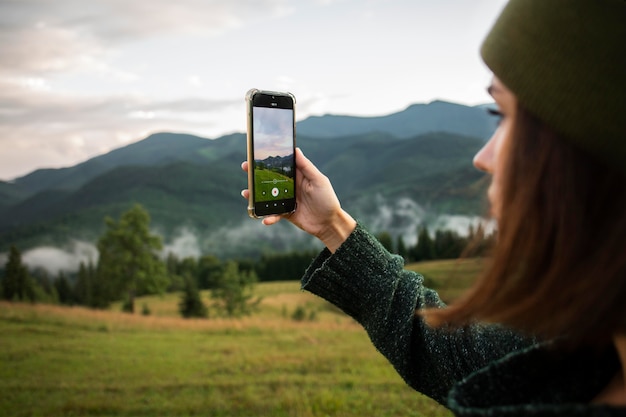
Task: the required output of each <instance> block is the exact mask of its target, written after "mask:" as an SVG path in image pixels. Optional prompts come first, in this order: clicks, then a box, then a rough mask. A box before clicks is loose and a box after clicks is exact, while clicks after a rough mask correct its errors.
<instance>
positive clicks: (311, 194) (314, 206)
mask: <svg viewBox="0 0 626 417" xmlns="http://www.w3.org/2000/svg"><path fill="white" fill-rule="evenodd" d="M241 168H242V169H243V170H244V171H246V172H247V171H248V163H247V162H243V163H242V164H241ZM241 195H242V196H243V197H244V198H246V199H247V198H248V195H249V191H248V190H243V191H242V192H241ZM282 217H284V218H286V219H287V220H289V221H290V222H291V223H293V224H295V225H296V226H298V227H299V228H300V229H302V230H304V231H305V232H307V233H310V234H312V235H313V236H316V237H317V238H318V239H320V240H321V241H322V242H323V243H324V244H325V245H326V247H327V248H328V249H329V250H330V251H331V252H335V250H336V249H337V248H338V247H339V246H341V244H342V243H343V242H344V241H345V240H346V239H347V238H348V236H349V235H350V233H352V231H353V230H354V228H355V227H356V221H355V220H354V219H353V218H352V216H350V215H349V214H348V213H346V212H345V211H344V210H343V209H342V208H341V205H340V203H339V199H338V198H337V195H336V194H335V191H334V190H333V186H332V184H331V183H330V180H329V179H328V178H327V177H326V176H325V175H324V174H322V173H321V172H320V171H319V170H318V169H317V167H316V166H315V165H313V163H312V162H311V161H309V159H307V157H306V156H304V154H303V153H302V151H301V150H300V148H297V149H296V211H294V212H293V213H288V214H284V215H280V216H279V215H275V216H267V217H265V218H264V219H263V224H265V225H268V226H269V225H272V224H274V223H276V222H278V221H279V220H280V219H281V218H282Z"/></svg>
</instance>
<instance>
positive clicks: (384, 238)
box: [376, 232, 393, 252]
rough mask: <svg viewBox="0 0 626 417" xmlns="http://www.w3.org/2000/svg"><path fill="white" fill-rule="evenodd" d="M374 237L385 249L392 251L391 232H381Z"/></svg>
mask: <svg viewBox="0 0 626 417" xmlns="http://www.w3.org/2000/svg"><path fill="white" fill-rule="evenodd" d="M376 238H377V239H378V241H379V242H380V244H381V245H383V247H384V248H385V249H387V251H389V252H393V238H392V237H391V234H389V232H381V233H379V234H378V235H377V236H376Z"/></svg>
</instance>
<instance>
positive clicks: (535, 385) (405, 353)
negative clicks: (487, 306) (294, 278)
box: [302, 225, 626, 416]
mask: <svg viewBox="0 0 626 417" xmlns="http://www.w3.org/2000/svg"><path fill="white" fill-rule="evenodd" d="M302 288H303V289H305V290H307V291H310V292H312V293H314V294H317V295H319V296H321V297H323V298H325V299H326V300H328V301H330V302H331V303H333V304H335V305H336V306H338V307H339V308H341V309H342V310H343V311H345V312H346V313H347V314H349V315H350V316H352V317H353V318H354V319H355V320H357V321H358V322H359V323H361V325H363V327H364V328H365V330H366V331H367V333H368V334H369V336H370V339H371V340H372V343H373V344H374V345H375V346H376V348H377V349H378V350H379V351H380V352H381V353H382V354H383V355H385V356H386V357H387V359H388V360H389V361H390V362H391V364H393V366H394V367H395V369H396V370H397V371H398V373H399V374H400V375H401V376H402V378H403V379H404V380H405V381H406V382H407V383H408V384H409V385H410V386H411V387H413V388H414V389H415V390H417V391H419V392H422V393H424V394H425V395H428V396H429V397H431V398H433V399H435V400H436V401H438V402H439V403H441V404H443V405H445V406H447V407H448V408H449V409H451V410H452V411H453V412H454V414H455V415H457V416H626V409H624V408H615V407H607V406H592V405H589V404H588V403H589V402H590V400H591V399H592V398H593V397H594V396H595V395H596V394H597V393H598V392H599V391H600V389H601V388H602V387H603V386H605V385H606V384H607V383H608V381H609V379H610V378H611V377H612V376H613V375H614V374H615V372H616V371H617V369H619V362H618V359H617V356H616V354H615V352H614V351H612V350H611V351H609V352H607V353H605V354H592V353H591V352H585V351H577V352H570V353H564V352H557V351H555V350H554V349H547V347H546V346H544V345H540V344H536V343H534V342H533V341H532V340H531V339H528V338H524V337H522V336H520V335H519V334H517V333H515V332H513V331H511V330H508V329H506V328H504V327H502V326H498V325H474V326H470V327H468V328H463V329H456V330H446V329H433V328H430V327H428V326H426V325H425V324H424V323H423V322H422V320H421V319H420V318H419V317H417V316H415V314H414V312H415V310H416V309H419V308H422V307H426V306H429V307H432V306H437V307H443V306H444V304H443V303H442V302H441V300H440V299H439V297H438V295H437V293H436V292H435V291H433V290H430V289H428V288H425V287H424V286H423V277H422V276H421V275H419V274H416V273H414V272H412V271H407V270H404V262H403V260H402V258H401V257H399V256H395V255H391V254H389V252H387V251H386V250H385V249H384V248H383V247H382V245H380V243H379V242H378V241H377V240H376V238H374V237H373V236H372V235H370V234H369V233H368V232H367V231H366V230H365V229H364V228H363V227H362V226H361V225H358V226H357V228H356V229H355V231H354V232H353V233H352V234H351V235H350V237H349V238H348V240H347V241H346V242H345V243H344V244H343V245H342V246H341V247H340V248H339V249H338V250H337V251H336V252H335V254H331V253H330V252H329V251H328V250H324V251H323V252H322V253H321V254H320V255H319V256H318V257H317V258H316V259H315V260H314V261H313V263H312V264H311V265H310V266H309V268H308V270H307V271H306V273H305V275H304V277H303V278H302Z"/></svg>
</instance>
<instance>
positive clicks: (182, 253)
mask: <svg viewBox="0 0 626 417" xmlns="http://www.w3.org/2000/svg"><path fill="white" fill-rule="evenodd" d="M162 253H163V255H165V256H167V255H168V254H170V253H173V254H174V255H176V256H177V257H178V258H179V259H184V258H199V257H200V256H201V255H202V251H201V249H200V242H199V239H198V236H197V235H196V234H195V233H194V232H193V231H192V230H191V229H188V228H182V229H180V230H179V231H178V233H177V234H176V235H175V236H174V237H173V238H172V241H171V242H170V243H168V244H165V245H163V250H162Z"/></svg>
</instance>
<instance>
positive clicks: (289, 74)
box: [0, 0, 505, 180]
mask: <svg viewBox="0 0 626 417" xmlns="http://www.w3.org/2000/svg"><path fill="white" fill-rule="evenodd" d="M504 3H505V0H472V1H469V0H291V1H289V0H213V1H211V0H177V1H172V0H150V1H145V0H92V1H87V2H86V1H83V0H54V1H52V0H0V141H1V142H0V179H2V180H9V179H13V178H15V177H18V176H21V175H25V174H27V173H29V172H31V171H33V170H35V169H37V168H47V167H50V168H52V167H65V166H72V165H74V164H76V163H79V162H82V161H84V160H86V159H88V158H90V157H93V156H96V155H99V154H102V153H105V152H107V151H109V150H111V149H114V148H118V147H120V146H123V145H126V144H129V143H131V142H133V141H137V140H140V139H143V138H145V137H146V136H147V135H149V134H150V133H154V132H159V131H171V132H184V133H191V134H196V135H199V136H203V137H208V138H216V137H219V136H221V135H223V134H226V133H232V132H243V131H245V125H246V124H245V105H244V97H245V93H246V91H247V90H248V89H250V88H252V87H255V88H260V89H272V90H284V91H290V92H292V93H294V94H295V96H296V99H297V109H296V118H297V120H302V119H304V118H306V117H308V116H310V115H322V114H326V113H333V114H350V115H362V116H372V115H384V114H389V113H392V112H396V111H400V110H403V109H404V108H406V107H407V106H408V105H410V104H414V103H427V102H430V101H432V100H434V99H443V100H448V101H452V102H457V103H462V104H470V105H474V104H479V103H485V102H488V101H489V98H488V96H487V94H486V93H485V87H486V86H487V84H488V83H489V80H490V73H489V72H488V70H487V68H486V67H485V66H484V65H483V64H482V62H481V61H480V58H479V53H478V49H479V46H480V42H481V40H482V39H483V37H484V36H485V34H486V33H487V31H488V30H489V28H490V27H491V24H492V23H493V21H494V19H495V18H496V16H497V15H498V12H499V11H500V10H501V9H502V7H503V6H504Z"/></svg>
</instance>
